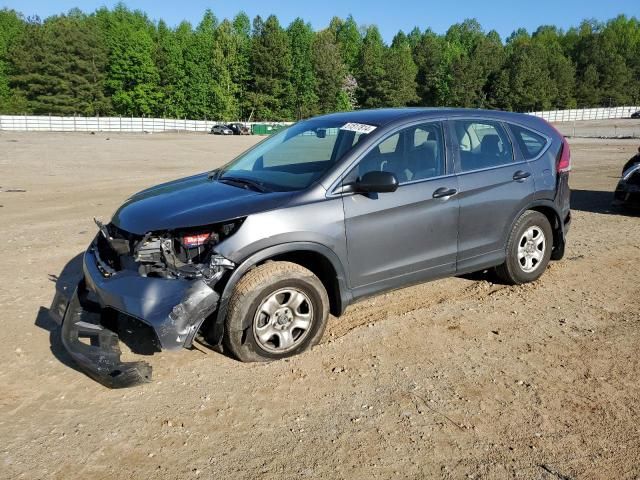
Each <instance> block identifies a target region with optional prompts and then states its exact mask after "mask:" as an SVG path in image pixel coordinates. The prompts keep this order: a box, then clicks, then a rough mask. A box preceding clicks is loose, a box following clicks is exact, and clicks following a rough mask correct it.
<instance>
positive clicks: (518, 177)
mask: <svg viewBox="0 0 640 480" xmlns="http://www.w3.org/2000/svg"><path fill="white" fill-rule="evenodd" d="M530 176H531V172H525V171H524V170H518V171H517V172H516V173H514V174H513V179H514V180H515V181H516V182H522V181H523V180H526V179H527V178H529V177H530Z"/></svg>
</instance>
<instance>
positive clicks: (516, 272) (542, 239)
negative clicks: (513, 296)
mask: <svg viewBox="0 0 640 480" xmlns="http://www.w3.org/2000/svg"><path fill="white" fill-rule="evenodd" d="M552 248H553V232H552V230H551V225H550V224H549V220H547V217H545V216H544V215H543V214H542V213H540V212H535V211H532V210H528V211H526V212H525V213H523V214H522V216H521V217H520V218H519V219H518V221H517V222H516V224H515V225H514V227H513V229H512V230H511V235H510V236H509V241H508V243H507V258H506V260H505V262H504V263H503V264H502V265H500V266H498V267H496V273H497V275H498V277H499V278H500V279H501V280H503V281H505V282H506V283H509V284H513V285H519V284H522V283H527V282H533V281H535V280H537V279H538V278H540V276H541V275H542V274H543V273H544V271H545V269H546V268H547V265H548V263H549V259H550V258H551V250H552Z"/></svg>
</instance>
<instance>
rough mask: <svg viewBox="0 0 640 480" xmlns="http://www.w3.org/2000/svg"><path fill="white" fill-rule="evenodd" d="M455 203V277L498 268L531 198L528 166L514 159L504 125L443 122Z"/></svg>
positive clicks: (463, 121)
mask: <svg viewBox="0 0 640 480" xmlns="http://www.w3.org/2000/svg"><path fill="white" fill-rule="evenodd" d="M449 127H450V132H451V136H452V144H453V148H454V153H455V167H456V173H457V175H458V185H459V190H460V191H459V194H458V200H459V202H460V216H459V227H458V230H459V235H458V261H457V268H458V271H467V270H469V269H473V268H483V267H485V266H490V265H494V264H496V263H497V262H498V263H499V262H501V261H502V259H503V258H504V254H505V246H506V239H507V235H508V233H509V231H510V229H511V226H512V224H513V222H514V221H515V219H516V216H517V215H518V213H519V212H520V211H521V210H522V209H523V208H525V207H526V205H527V204H529V203H530V202H531V201H532V200H533V197H534V195H535V188H534V184H533V177H532V172H531V168H530V166H529V165H528V164H527V162H525V161H524V160H522V159H521V158H519V157H518V156H517V155H516V154H515V153H514V148H513V146H512V144H511V139H510V137H509V135H508V133H507V129H506V128H505V125H503V124H502V123H501V122H497V121H494V120H484V119H477V118H476V119H456V120H450V121H449Z"/></svg>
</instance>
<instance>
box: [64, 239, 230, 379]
mask: <svg viewBox="0 0 640 480" xmlns="http://www.w3.org/2000/svg"><path fill="white" fill-rule="evenodd" d="M83 271H84V279H83V280H82V281H81V282H80V284H79V285H78V287H77V289H76V292H75V293H74V295H73V297H72V298H71V300H70V302H69V304H68V306H67V310H66V312H65V315H64V319H63V325H62V342H63V344H64V346H65V348H66V349H67V350H68V351H69V353H70V354H71V356H72V357H73V358H74V360H75V361H76V362H77V363H78V365H80V367H82V369H83V370H84V371H86V372H87V374H89V376H91V377H92V378H94V379H96V380H98V381H99V382H100V383H103V384H104V385H107V386H109V387H112V388H113V387H126V386H131V385H136V384H138V383H142V382H148V381H150V379H151V367H150V366H149V365H148V364H146V363H144V362H133V363H122V362H120V349H119V347H118V337H117V335H116V334H115V333H114V332H112V331H110V330H108V329H107V328H105V327H104V326H102V325H101V324H100V320H101V313H102V310H103V309H105V308H111V309H113V310H117V311H119V312H122V313H124V314H127V315H130V316H132V317H135V318H137V319H138V320H140V321H141V322H143V323H145V324H147V325H149V326H150V327H151V328H152V329H153V331H154V332H155V335H156V337H157V339H158V343H159V345H160V347H161V348H162V349H167V350H175V349H179V348H182V347H190V346H191V343H192V341H193V338H194V336H195V334H196V333H197V331H198V329H199V328H200V326H201V325H202V322H203V321H204V320H205V319H206V318H207V316H209V315H210V314H211V313H213V311H215V309H216V308H217V304H218V299H219V295H218V294H217V293H216V292H215V291H214V290H213V289H212V288H211V287H210V286H209V285H208V284H207V283H205V282H204V281H203V280H180V279H178V280H176V279H164V278H151V277H142V276H140V275H139V274H138V272H137V271H133V270H123V271H119V272H116V273H114V274H112V275H110V276H105V275H103V273H102V272H101V270H100V269H99V268H98V260H97V258H96V255H95V253H94V251H93V248H92V247H90V248H89V250H87V252H86V253H85V255H84V259H83ZM81 338H90V339H91V345H87V344H86V343H83V342H82V341H80V339H81Z"/></svg>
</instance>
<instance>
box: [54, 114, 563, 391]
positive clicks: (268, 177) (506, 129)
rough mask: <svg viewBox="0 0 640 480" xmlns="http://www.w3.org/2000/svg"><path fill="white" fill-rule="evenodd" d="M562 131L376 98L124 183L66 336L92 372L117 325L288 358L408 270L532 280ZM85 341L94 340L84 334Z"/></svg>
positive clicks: (125, 378) (417, 275)
mask: <svg viewBox="0 0 640 480" xmlns="http://www.w3.org/2000/svg"><path fill="white" fill-rule="evenodd" d="M570 163H571V161H570V153H569V145H568V144H567V142H566V140H565V139H564V138H563V137H562V135H561V134H559V133H558V132H557V131H556V130H555V129H554V128H553V127H552V126H551V125H549V124H548V123H547V122H545V121H544V120H541V119H539V118H536V117H532V116H527V115H521V114H515V113H506V112H496V111H480V110H458V109H422V108H421V109H418V108H416V109H387V110H370V111H356V112H349V113H336V114H331V115H325V116H321V117H317V118H313V119H310V120H307V121H303V122H300V123H297V124H295V125H293V126H291V127H290V128H288V129H286V130H284V131H281V132H279V133H277V134H276V135H273V136H271V137H269V138H268V139H266V140H264V141H263V142H261V143H259V144H258V145H256V146H255V147H254V148H252V149H251V150H249V151H247V152H246V153H244V154H242V155H240V156H239V157H238V158H236V159H235V160H233V161H232V162H230V163H229V164H227V165H226V166H224V167H222V168H220V169H218V170H214V171H212V172H209V173H202V174H199V175H194V176H192V177H188V178H184V179H180V180H176V181H173V182H169V183H166V184H163V185H159V186H156V187H152V188H150V189H148V190H144V191H142V192H140V193H137V194H135V195H134V196H132V197H131V198H130V199H129V200H127V201H126V202H125V204H124V205H122V206H121V207H120V208H119V209H118V211H117V212H116V213H115V214H114V216H113V218H112V220H111V222H110V223H108V224H104V225H103V224H101V223H100V222H98V226H99V233H98V235H97V236H96V238H95V240H94V241H93V243H92V244H91V246H90V247H89V249H88V250H87V251H86V253H85V255H84V278H83V279H82V281H81V282H80V284H79V285H78V288H77V289H76V292H75V294H74V295H73V297H72V298H71V299H70V302H69V305H68V307H67V311H66V313H65V318H64V320H63V327H62V340H63V343H64V345H65V346H66V348H67V349H68V350H69V352H70V354H71V355H72V356H73V358H74V359H75V360H76V361H77V363H78V364H79V365H80V366H81V367H82V368H83V369H84V370H85V371H86V372H87V373H88V374H89V375H91V376H92V377H93V378H95V379H97V380H99V381H101V382H102V383H104V384H106V385H108V386H112V387H121V386H129V385H134V384H136V383H140V382H144V381H148V380H149V379H150V376H151V369H150V367H149V365H148V364H146V363H144V362H127V363H125V362H122V361H121V360H120V350H119V347H118V336H117V332H118V326H117V323H118V322H113V321H107V320H109V319H111V320H113V318H114V313H115V316H116V317H117V318H118V319H119V320H121V321H124V320H123V319H135V321H137V322H141V323H142V324H144V325H146V326H148V327H151V329H152V331H153V333H154V336H155V340H156V342H157V344H158V345H159V347H160V348H162V349H177V348H183V347H191V345H192V342H193V341H194V338H195V337H196V336H199V339H200V340H201V341H203V342H207V343H208V344H209V345H211V346H213V347H216V346H218V347H220V348H224V349H226V350H227V351H229V352H231V353H232V354H233V355H234V356H235V357H237V358H238V359H240V360H242V361H266V360H275V359H281V358H285V357H289V356H291V355H295V354H298V353H300V352H303V351H304V350H306V349H308V348H309V347H311V346H313V345H314V344H316V343H317V342H318V341H319V340H320V339H321V337H322V334H323V331H324V329H325V326H326V324H327V318H328V315H329V313H331V314H333V315H335V316H340V315H341V314H342V313H343V312H344V311H345V309H346V308H347V306H348V305H349V304H351V303H353V302H355V301H357V300H360V299H362V298H365V297H368V296H371V295H375V294H377V293H380V292H385V291H389V290H393V289H397V288H400V287H404V286H407V285H411V284H414V283H418V282H425V281H428V280H434V279H437V278H443V277H448V276H453V275H461V274H465V273H470V272H474V271H480V270H485V269H489V268H494V269H495V272H496V273H497V275H498V276H499V277H500V278H501V279H502V280H503V281H504V282H506V283H510V284H520V283H525V282H531V281H534V280H536V279H537V278H538V277H540V275H542V273H543V272H544V270H545V268H546V266H547V263H548V262H549V260H550V259H556V260H557V259H560V258H562V256H563V253H564V248H565V235H566V233H567V230H568V228H569V224H570V220H571V213H570V210H569V193H570V192H569V185H568V175H569V170H570ZM86 338H88V339H89V341H82V340H83V339H86Z"/></svg>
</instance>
